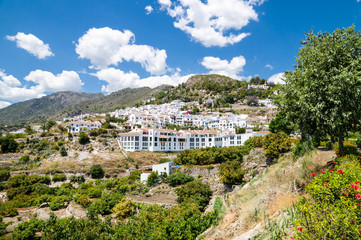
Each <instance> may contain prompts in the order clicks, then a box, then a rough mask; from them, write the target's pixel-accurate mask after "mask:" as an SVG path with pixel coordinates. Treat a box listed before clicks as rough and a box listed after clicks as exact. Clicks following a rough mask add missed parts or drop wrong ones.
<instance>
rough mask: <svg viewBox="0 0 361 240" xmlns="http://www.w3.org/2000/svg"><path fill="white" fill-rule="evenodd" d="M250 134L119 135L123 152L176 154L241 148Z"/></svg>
mask: <svg viewBox="0 0 361 240" xmlns="http://www.w3.org/2000/svg"><path fill="white" fill-rule="evenodd" d="M250 137H252V133H244V134H236V133H235V132H234V130H224V131H216V130H180V131H176V130H171V129H154V128H136V129H134V130H132V131H131V132H128V133H121V134H119V139H120V143H121V145H122V147H123V148H124V150H125V151H128V152H136V151H160V152H177V151H183V150H186V149H199V148H203V147H213V146H216V147H231V146H241V145H243V144H244V142H245V141H246V140H247V139H249V138H250Z"/></svg>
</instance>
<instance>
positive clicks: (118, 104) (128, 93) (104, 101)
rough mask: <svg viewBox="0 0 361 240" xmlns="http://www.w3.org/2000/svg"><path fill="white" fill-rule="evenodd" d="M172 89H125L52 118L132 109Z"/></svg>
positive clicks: (59, 113) (164, 87)
mask: <svg viewBox="0 0 361 240" xmlns="http://www.w3.org/2000/svg"><path fill="white" fill-rule="evenodd" d="M171 88H172V87H171V86H169V85H161V86H159V87H156V88H149V87H141V88H125V89H122V90H119V91H117V92H113V93H111V94H109V95H106V96H103V97H100V98H98V99H94V100H91V101H87V102H85V103H81V104H76V105H74V106H71V107H69V108H65V109H63V110H61V111H59V112H57V113H56V114H54V115H53V117H52V118H53V119H62V118H63V117H67V116H74V115H79V114H82V113H106V112H111V111H114V110H117V109H120V108H122V107H132V106H134V105H135V104H137V103H142V102H143V101H145V100H148V99H150V98H152V97H154V96H155V95H157V94H159V93H165V92H167V91H168V90H169V89H171Z"/></svg>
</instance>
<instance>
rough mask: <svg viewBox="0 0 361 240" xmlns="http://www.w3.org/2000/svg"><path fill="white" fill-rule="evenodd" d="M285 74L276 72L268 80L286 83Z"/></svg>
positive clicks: (275, 82)
mask: <svg viewBox="0 0 361 240" xmlns="http://www.w3.org/2000/svg"><path fill="white" fill-rule="evenodd" d="M284 76H285V74H284V73H276V74H274V75H272V76H271V77H270V78H269V79H268V82H269V83H274V84H285V81H284V80H283V78H284Z"/></svg>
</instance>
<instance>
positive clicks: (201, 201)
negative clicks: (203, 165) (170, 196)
mask: <svg viewBox="0 0 361 240" xmlns="http://www.w3.org/2000/svg"><path fill="white" fill-rule="evenodd" d="M175 192H176V193H177V195H178V198H177V202H179V203H184V202H192V203H195V204H197V205H198V206H199V209H200V210H202V211H203V210H204V208H205V207H206V206H207V205H208V203H209V200H211V197H212V194H213V192H212V190H211V188H210V187H209V186H208V185H206V184H204V183H201V182H199V181H193V182H189V183H186V184H185V185H183V186H181V187H180V188H177V189H176V190H175Z"/></svg>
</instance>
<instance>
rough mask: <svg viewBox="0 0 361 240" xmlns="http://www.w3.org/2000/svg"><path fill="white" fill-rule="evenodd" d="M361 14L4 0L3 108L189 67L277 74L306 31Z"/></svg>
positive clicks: (231, 1)
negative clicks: (60, 92) (54, 94)
mask: <svg viewBox="0 0 361 240" xmlns="http://www.w3.org/2000/svg"><path fill="white" fill-rule="evenodd" d="M360 20H361V2H358V1H357V0H347V1H342V2H341V1H323V0H322V1H321V0H320V1H308V0H304V1H279V0H266V1H264V0H249V1H245V0H208V1H207V0H179V1H175V0H134V1H126V0H113V1H110V0H109V1H108V0H76V1H74V0H46V1H45V0H23V1H20V0H0V26H1V27H0V52H1V54H0V107H5V106H8V105H9V104H11V103H15V102H19V101H24V100H27V99H31V98H34V97H41V96H44V95H46V94H50V93H52V92H56V91H61V90H74V91H79V92H91V93H95V92H103V93H105V94H108V93H110V92H113V91H117V90H119V89H122V88H125V87H141V86H149V87H155V86H158V85H160V84H164V83H166V84H172V85H177V84H179V83H181V82H184V81H186V80H187V79H188V78H189V76H190V75H191V74H205V73H219V74H224V75H227V76H231V77H233V78H236V79H239V80H242V79H249V78H250V77H252V76H256V75H258V76H260V77H262V78H266V79H271V80H273V81H278V79H279V77H280V76H282V73H283V72H284V71H285V70H292V69H293V65H294V64H295V56H296V54H297V51H298V49H299V47H300V42H301V41H302V40H303V39H304V33H305V32H308V31H310V29H311V28H312V27H314V31H315V32H318V31H328V32H332V31H334V30H335V29H336V28H342V27H348V26H351V25H352V24H354V25H355V27H356V29H359V27H360Z"/></svg>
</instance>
